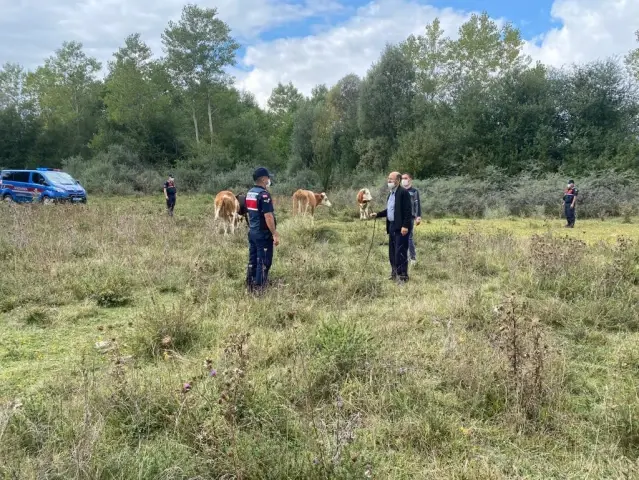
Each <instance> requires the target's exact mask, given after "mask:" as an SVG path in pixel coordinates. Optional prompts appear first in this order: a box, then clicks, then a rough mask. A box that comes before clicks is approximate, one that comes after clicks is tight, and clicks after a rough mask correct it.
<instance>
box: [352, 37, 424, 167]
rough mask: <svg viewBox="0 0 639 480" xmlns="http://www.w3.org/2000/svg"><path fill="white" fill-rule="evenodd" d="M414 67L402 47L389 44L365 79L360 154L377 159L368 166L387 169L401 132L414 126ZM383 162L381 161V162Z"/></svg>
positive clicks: (360, 111)
mask: <svg viewBox="0 0 639 480" xmlns="http://www.w3.org/2000/svg"><path fill="white" fill-rule="evenodd" d="M414 84H415V69H414V66H413V64H412V63H411V61H410V59H409V58H408V57H407V56H406V55H405V54H404V53H403V52H402V51H401V49H400V48H399V47H396V46H391V45H388V46H387V47H386V49H385V51H384V53H383V54H382V57H381V59H380V61H379V62H378V63H376V64H374V65H373V67H372V68H371V69H370V70H369V71H368V73H367V75H366V78H365V79H364V81H363V82H362V86H361V90H360V97H359V108H358V123H359V128H360V131H361V134H362V136H363V140H364V142H360V143H359V145H360V147H359V150H360V155H362V156H363V157H364V158H375V164H369V165H364V166H367V167H368V168H385V167H386V165H387V164H388V160H389V157H390V155H391V154H392V152H393V150H394V149H395V148H396V146H397V139H398V137H399V135H400V133H401V132H403V131H404V130H407V129H410V128H411V127H412V102H413V97H414V95H415V89H414ZM380 161H381V164H379V162H380Z"/></svg>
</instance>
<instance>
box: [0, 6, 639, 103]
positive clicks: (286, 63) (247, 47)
mask: <svg viewBox="0 0 639 480" xmlns="http://www.w3.org/2000/svg"><path fill="white" fill-rule="evenodd" d="M187 1H191V2H195V3H197V4H198V5H200V6H202V7H216V8H217V9H218V16H219V18H221V19H222V20H224V21H225V22H227V23H228V24H229V26H230V27H231V29H232V32H233V35H234V36H235V37H236V38H237V39H238V40H239V41H240V42H241V43H242V48H241V49H240V51H239V52H238V57H237V67H236V68H234V69H232V72H233V74H234V76H235V77H236V80H237V82H236V84H237V86H238V87H239V88H241V89H244V90H248V91H250V92H252V93H253V94H254V95H255V96H256V98H257V100H258V101H259V102H260V103H261V104H262V105H264V104H265V103H266V100H267V98H268V96H269V94H270V92H271V90H272V89H273V87H275V86H276V85H277V83H278V82H283V83H287V82H289V81H292V82H293V83H294V84H295V85H296V86H297V87H298V88H299V89H300V90H301V91H302V92H303V93H305V94H309V93H310V91H311V89H312V87H313V86H314V85H317V84H319V83H325V84H328V85H332V84H334V83H335V82H337V81H338V80H339V79H340V78H341V77H343V76H344V75H347V74H349V73H355V74H357V75H360V76H363V75H365V74H366V71H367V70H368V69H369V68H370V66H371V64H372V63H373V62H375V61H376V60H377V59H378V58H379V54H380V52H381V51H382V49H383V48H384V45H385V44H386V43H397V42H400V41H402V40H404V39H405V38H406V37H407V36H408V35H410V34H415V33H420V32H422V31H423V28H424V26H425V25H426V24H427V23H429V22H431V21H432V20H433V19H434V18H435V17H438V18H439V19H440V20H441V22H442V26H443V28H444V30H445V32H446V34H447V35H450V36H453V37H454V36H455V34H456V32H457V30H458V29H459V26H460V25H461V24H463V22H464V21H466V20H467V19H468V17H469V16H470V14H471V13H479V12H481V11H484V10H485V11H487V12H488V14H489V15H490V16H491V17H492V18H494V19H498V20H500V21H504V20H505V21H510V22H512V23H513V24H514V25H515V26H517V27H518V28H519V29H520V30H521V31H522V34H523V38H524V39H525V40H526V41H527V43H526V46H525V51H526V53H527V54H529V55H531V56H532V57H533V59H535V60H539V61H542V62H544V63H546V64H549V65H553V66H562V65H564V64H570V63H572V62H584V61H589V60H595V59H598V58H603V57H608V56H611V55H618V56H622V55H624V54H625V53H626V52H627V51H628V50H629V49H631V48H634V47H636V46H637V45H636V42H635V35H634V32H635V30H636V29H637V28H639V21H638V20H637V19H639V0H536V1H534V0H533V1H530V2H525V1H522V0H510V1H507V0H481V1H480V0H155V1H154V3H153V7H152V8H150V7H149V5H150V4H149V3H148V0H108V1H96V0H29V2H16V1H14V0H0V11H2V15H1V16H0V65H1V64H3V63H4V62H18V63H21V64H22V65H24V66H25V67H26V68H27V69H33V68H35V67H36V66H37V65H39V64H41V63H42V62H43V60H44V58H46V57H47V56H49V55H51V54H52V53H53V52H54V51H55V49H56V48H58V47H59V46H60V45H61V44H62V42H63V41H65V40H76V41H80V42H82V43H83V45H84V47H85V51H86V52H87V53H88V54H90V55H92V56H94V57H96V58H97V59H98V60H100V61H101V62H103V63H104V64H106V62H107V61H108V60H109V59H110V58H111V56H112V54H113V52H114V51H115V50H116V49H117V48H118V47H119V46H121V45H122V43H123V40H124V38H125V37H126V36H127V35H129V34H131V33H135V32H139V33H140V34H141V36H142V38H143V39H144V40H145V41H146V42H147V44H148V45H149V46H150V47H151V48H152V50H153V52H155V54H156V55H161V54H162V49H161V41H160V35H161V33H162V30H163V29H164V28H165V27H166V25H167V23H168V21H169V20H177V19H178V18H179V16H180V12H181V9H182V7H183V6H184V4H185V3H186V2H187ZM18 39H19V40H18Z"/></svg>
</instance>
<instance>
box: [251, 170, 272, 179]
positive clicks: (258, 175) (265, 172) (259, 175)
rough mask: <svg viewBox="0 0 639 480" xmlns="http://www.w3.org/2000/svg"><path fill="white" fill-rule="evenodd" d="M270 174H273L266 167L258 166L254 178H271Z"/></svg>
mask: <svg viewBox="0 0 639 480" xmlns="http://www.w3.org/2000/svg"><path fill="white" fill-rule="evenodd" d="M270 176H271V174H270V173H269V171H268V170H267V169H266V168H264V167H259V168H256V169H255V171H254V172H253V180H257V179H258V178H262V177H269V178H270Z"/></svg>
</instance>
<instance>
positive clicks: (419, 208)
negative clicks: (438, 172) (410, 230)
mask: <svg viewBox="0 0 639 480" xmlns="http://www.w3.org/2000/svg"><path fill="white" fill-rule="evenodd" d="M415 201H416V202H417V218H416V219H415V223H416V224H417V225H419V224H420V223H422V202H421V201H420V199H419V190H415Z"/></svg>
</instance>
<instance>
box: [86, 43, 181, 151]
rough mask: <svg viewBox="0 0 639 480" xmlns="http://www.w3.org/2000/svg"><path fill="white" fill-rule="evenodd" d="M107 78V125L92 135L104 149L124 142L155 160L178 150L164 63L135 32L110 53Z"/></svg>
mask: <svg viewBox="0 0 639 480" xmlns="http://www.w3.org/2000/svg"><path fill="white" fill-rule="evenodd" d="M113 57H114V60H112V61H110V62H109V74H108V76H107V78H106V82H105V96H104V103H105V106H106V118H105V119H104V120H105V122H107V124H106V125H105V126H104V128H102V129H101V132H100V134H99V135H98V136H96V137H95V138H94V139H93V140H92V146H93V147H95V148H98V149H106V148H107V147H108V146H109V144H111V143H122V144H124V145H125V146H127V147H128V148H129V149H130V150H132V151H134V152H136V153H137V154H138V155H139V157H140V158H141V159H142V160H143V161H145V162H159V161H163V160H166V159H170V158H174V157H176V156H177V155H178V153H179V148H178V144H179V141H178V139H177V137H178V133H177V128H178V121H177V117H176V113H175V109H174V108H172V107H173V104H174V102H173V98H172V90H173V88H172V86H171V83H170V80H169V77H168V74H167V72H166V70H165V68H164V66H163V64H162V63H161V62H159V61H157V60H152V52H151V49H150V48H149V47H148V46H147V45H146V44H145V43H144V42H143V41H141V39H140V35H139V34H137V33H136V34H133V35H129V36H128V37H127V38H126V39H125V45H124V46H123V47H121V48H119V49H118V50H117V51H116V52H115V53H114V54H113Z"/></svg>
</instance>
